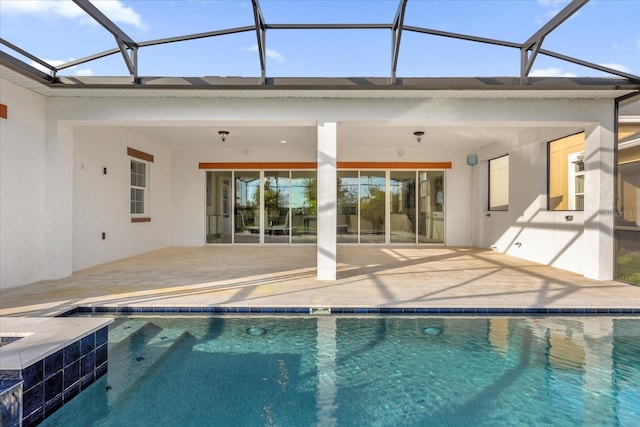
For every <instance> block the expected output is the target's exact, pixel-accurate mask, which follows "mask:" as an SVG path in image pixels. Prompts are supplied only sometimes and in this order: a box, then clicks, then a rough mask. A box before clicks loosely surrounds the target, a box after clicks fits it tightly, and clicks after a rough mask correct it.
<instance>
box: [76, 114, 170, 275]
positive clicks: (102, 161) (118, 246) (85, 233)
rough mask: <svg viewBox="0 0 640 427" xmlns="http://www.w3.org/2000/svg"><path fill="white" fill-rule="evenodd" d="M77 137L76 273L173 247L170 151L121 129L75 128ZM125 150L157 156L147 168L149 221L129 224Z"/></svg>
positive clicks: (127, 173)
mask: <svg viewBox="0 0 640 427" xmlns="http://www.w3.org/2000/svg"><path fill="white" fill-rule="evenodd" d="M73 136H74V160H73V270H74V271H77V270H80V269H83V268H87V267H90V266H94V265H97V264H102V263H105V262H108V261H112V260H115V259H119V258H125V257H128V256H131V255H135V254H140V253H143V252H147V251H150V250H154V249H158V248H161V247H165V246H168V245H170V244H171V242H172V239H171V233H170V232H169V231H168V230H171V225H172V221H171V159H170V153H169V150H168V149H167V148H166V147H165V146H163V145H162V144H159V143H156V142H154V141H150V140H148V139H147V138H143V137H141V136H139V135H136V134H134V133H131V132H129V131H127V130H124V129H122V128H119V127H107V126H98V127H86V126H82V127H76V129H75V131H74V135H73ZM127 147H131V148H134V149H136V150H139V151H143V152H145V153H148V154H152V155H153V156H154V161H153V162H152V163H148V166H149V169H148V192H149V196H148V197H149V199H148V201H149V211H148V216H149V217H150V218H151V222H140V223H132V222H131V215H130V206H129V201H130V193H129V189H130V168H129V166H130V160H131V157H129V156H128V155H127ZM103 168H107V174H106V175H105V174H104V173H103ZM103 232H104V233H106V238H105V239H104V240H102V233H103Z"/></svg>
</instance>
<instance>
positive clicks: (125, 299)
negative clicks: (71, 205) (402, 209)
mask: <svg viewBox="0 0 640 427" xmlns="http://www.w3.org/2000/svg"><path fill="white" fill-rule="evenodd" d="M79 305H80V306H140V307H142V306H159V307H160V306H161V307H208V306H242V307H394V308H401V307H419V308H436V307H437V308H453V307H456V308H458V307H460V308H467V307H473V308H503V307H504V308H638V307H640V287H636V286H631V285H625V284H622V283H618V282H613V281H611V282H608V281H594V280H589V279H586V278H584V277H582V276H580V275H577V274H574V273H569V272H566V271H562V270H558V269H555V268H552V267H548V266H543V265H540V264H536V263H533V262H529V261H526V260H522V259H518V258H513V257H510V256H507V255H503V254H499V253H496V252H493V251H490V250H486V249H478V248H467V247H465V248H456V247H446V248H444V247H438V248H433V247H431V248H422V247H415V246H412V247H399V246H358V247H339V248H338V271H337V280H336V281H319V280H317V279H316V248H315V246H299V247H298V246H277V247H275V246H274V247H265V246H247V247H242V246H233V247H222V246H207V247H171V248H165V249H161V250H157V251H153V252H149V253H145V254H142V255H138V256H134V257H131V258H127V259H123V260H118V261H114V262H110V263H107V264H103V265H99V266H96V267H92V268H89V269H86V270H82V271H78V272H76V273H75V274H73V275H72V276H70V277H67V278H64V279H60V280H52V281H43V282H37V283H32V284H29V285H25V286H21V287H17V288H11V289H7V290H3V291H2V298H1V301H0V315H27V314H29V315H52V314H57V313H60V312H64V311H67V310H69V309H71V308H73V307H76V306H79Z"/></svg>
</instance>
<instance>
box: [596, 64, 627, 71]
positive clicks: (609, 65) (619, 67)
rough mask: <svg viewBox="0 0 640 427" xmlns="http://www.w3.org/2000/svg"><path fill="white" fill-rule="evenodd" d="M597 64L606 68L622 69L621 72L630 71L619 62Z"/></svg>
mask: <svg viewBox="0 0 640 427" xmlns="http://www.w3.org/2000/svg"><path fill="white" fill-rule="evenodd" d="M598 65H601V66H603V67H607V68H612V69H614V70H618V71H622V72H623V73H629V72H630V71H631V70H629V69H628V68H627V67H625V66H624V65H620V64H598Z"/></svg>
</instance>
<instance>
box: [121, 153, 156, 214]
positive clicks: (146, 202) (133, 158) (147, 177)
mask: <svg viewBox="0 0 640 427" xmlns="http://www.w3.org/2000/svg"><path fill="white" fill-rule="evenodd" d="M127 156H128V157H129V215H130V216H131V222H151V217H150V215H149V214H150V198H149V189H150V187H151V185H150V184H151V164H152V163H153V162H154V156H153V155H152V154H148V153H145V152H143V151H139V150H136V149H135V148H131V147H127ZM134 163H138V164H142V165H144V187H142V186H138V185H133V184H132V181H131V176H132V172H133V168H132V166H133V164H134ZM134 189H135V190H142V191H143V212H142V213H139V212H136V213H134V212H132V209H131V203H132V201H133V199H132V197H131V192H132V190H134Z"/></svg>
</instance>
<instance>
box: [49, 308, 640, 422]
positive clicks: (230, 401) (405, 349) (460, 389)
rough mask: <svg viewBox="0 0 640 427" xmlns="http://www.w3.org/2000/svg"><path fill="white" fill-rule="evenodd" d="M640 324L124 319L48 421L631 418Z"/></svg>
mask: <svg viewBox="0 0 640 427" xmlns="http://www.w3.org/2000/svg"><path fill="white" fill-rule="evenodd" d="M638 419H640V319H639V318H636V317H634V318H624V317H622V318H612V317H604V316H602V317H462V316H461V317H448V318H447V317H427V316H416V317H409V316H398V317H394V316H376V317H366V316H363V317H357V316H336V315H324V316H297V315H292V316H284V317H278V316H259V317H252V316H238V317H232V316H228V315H222V316H211V317H206V316H202V317H193V316H191V317H190V316H183V317H173V316H157V317H146V316H139V317H118V318H117V319H116V321H115V322H114V323H113V324H112V325H111V326H110V331H109V372H108V373H107V374H106V375H105V376H103V377H102V378H100V379H99V380H98V381H96V382H95V383H94V384H92V385H91V386H90V387H89V388H88V389H87V390H86V391H85V392H83V393H81V394H80V395H78V396H77V397H75V398H74V399H73V400H71V401H70V402H69V403H68V404H67V405H65V406H64V407H62V408H61V409H60V410H58V411H57V412H56V413H54V414H53V415H52V416H51V417H50V418H48V419H46V420H45V421H44V422H43V423H42V424H41V425H43V426H65V427H66V426H89V425H94V426H161V425H163V426H164V425H180V426H203V425H204V426H209V425H210V426H230V425H233V426H296V427H298V426H363V425H367V426H425V425H438V426H444V425H450V426H465V425H474V426H475V425H481V426H482V425H485V426H498V425H509V426H513V425H527V426H531V425H556V426H566V425H571V426H574V425H598V426H605V425H607V426H608V425H611V426H617V425H620V426H627V425H628V426H631V425H637V420H638Z"/></svg>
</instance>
